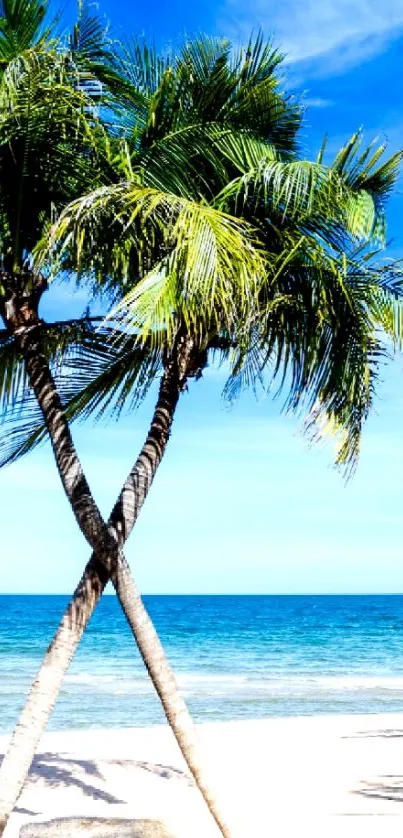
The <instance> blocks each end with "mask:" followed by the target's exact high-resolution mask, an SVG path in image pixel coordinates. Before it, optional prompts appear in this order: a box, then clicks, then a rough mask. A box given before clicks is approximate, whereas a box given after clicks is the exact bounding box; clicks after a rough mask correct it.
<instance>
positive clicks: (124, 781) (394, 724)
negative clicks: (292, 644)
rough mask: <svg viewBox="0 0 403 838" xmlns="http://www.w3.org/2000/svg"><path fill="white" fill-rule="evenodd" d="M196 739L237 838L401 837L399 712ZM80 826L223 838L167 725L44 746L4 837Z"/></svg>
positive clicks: (85, 734) (274, 724)
mask: <svg viewBox="0 0 403 838" xmlns="http://www.w3.org/2000/svg"><path fill="white" fill-rule="evenodd" d="M199 729H200V737H201V740H202V743H203V746H204V748H205V751H206V754H207V756H208V758H209V760H210V763H211V765H212V767H213V770H214V776H215V781H216V787H217V793H219V794H220V795H221V797H222V799H223V801H224V802H225V805H226V809H227V811H228V813H229V814H230V815H231V819H232V823H233V824H234V827H235V830H236V832H235V834H236V836H239V838H251V837H252V836H266V835H267V836H276V838H279V836H291V835H301V836H305V835H306V836H319V835H320V836H324V835H326V836H327V838H328V837H329V836H336V835H338V836H340V835H343V838H345V836H346V835H351V836H352V835H355V836H356V835H363V836H364V835H365V836H366V838H367V836H382V837H383V836H395V835H396V836H397V835H398V834H399V835H401V830H402V826H403V820H402V817H401V816H402V814H403V713H402V714H399V715H392V714H390V715H389V714H387V715H386V714H385V715H376V716H375V715H374V716H332V717H330V716H327V717H305V718H301V717H299V718H287V719H269V720H265V721H245V722H231V723H217V724H205V725H200V728H199ZM5 745H6V737H1V739H0V747H1V752H2V753H3V752H4V748H5ZM73 816H96V817H97V818H103V817H105V818H106V817H109V818H110V817H115V818H116V817H122V818H158V819H161V820H163V821H165V822H166V823H167V825H169V827H170V828H171V830H172V832H173V835H176V836H178V838H217V835H218V832H217V830H216V828H215V827H214V825H213V824H212V822H211V820H210V817H209V815H208V814H207V813H206V811H205V807H204V803H203V801H202V800H201V799H200V797H199V794H198V792H197V791H196V790H195V789H194V788H193V786H192V783H191V782H190V780H189V777H188V775H187V773H186V771H185V769H184V764H183V761H182V759H181V756H180V754H179V752H178V749H177V746H176V743H175V742H174V740H173V737H172V734H171V733H170V731H169V730H168V728H165V727H162V726H158V727H153V728H138V729H129V730H123V729H121V730H108V731H106V730H85V731H72V732H63V733H48V734H46V735H45V736H44V737H43V739H42V741H41V744H40V747H39V748H38V753H37V756H36V758H35V762H34V765H33V767H32V770H31V774H30V778H29V782H28V784H27V786H26V788H25V790H24V792H23V795H22V796H21V798H20V801H19V804H18V810H17V811H16V812H15V814H14V815H13V817H12V819H11V821H10V823H9V825H8V827H7V832H6V838H16V836H17V835H18V831H19V828H20V825H21V824H22V823H25V822H27V821H34V820H37V821H44V820H49V819H50V818H55V817H58V818H60V817H73Z"/></svg>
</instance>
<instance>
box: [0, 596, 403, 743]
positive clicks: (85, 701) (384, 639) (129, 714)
mask: <svg viewBox="0 0 403 838" xmlns="http://www.w3.org/2000/svg"><path fill="white" fill-rule="evenodd" d="M145 602H146V605H147V607H148V609H149V612H150V614H151V616H152V618H153V620H154V622H155V624H156V627H157V629H158V631H159V633H160V636H161V638H162V641H163V644H164V646H165V649H166V652H167V654H168V656H169V659H170V661H171V664H172V667H173V669H174V671H175V672H176V674H177V676H178V680H179V684H180V687H181V689H182V691H183V694H184V696H185V698H186V701H187V702H188V705H189V707H190V710H191V712H192V713H193V715H194V717H195V719H196V720H197V721H214V720H233V719H256V718H264V717H270V716H294V715H312V714H321V713H325V714H329V713H374V712H388V711H393V712H399V711H403V596H146V597H145ZM66 604H67V597H63V596H0V675H1V677H0V730H1V731H4V732H6V731H9V730H11V729H12V727H13V725H14V723H15V722H16V720H17V717H18V712H19V710H20V709H21V707H22V705H23V702H24V698H25V696H26V693H27V691H28V688H29V685H30V682H31V680H32V679H33V677H34V675H35V673H36V670H37V668H38V666H39V664H40V661H41V658H42V655H43V654H44V652H45V650H46V647H47V645H48V643H49V641H50V640H51V638H52V634H53V631H54V630H55V628H56V626H57V624H58V621H59V619H60V617H61V614H62V612H63V609H64V607H65V605H66ZM161 721H163V716H162V711H161V710H160V707H159V704H158V701H157V699H156V697H155V696H154V694H153V690H152V688H151V686H150V684H149V681H148V677H147V675H146V672H145V670H144V668H143V665H142V662H141V660H140V657H139V654H138V652H137V649H136V647H135V645H134V642H133V640H132V637H131V634H130V632H129V630H128V628H127V626H126V624H125V621H124V619H123V616H122V614H121V611H120V608H119V605H118V603H117V601H116V599H115V598H114V597H112V596H110V597H109V596H108V597H104V598H103V599H102V601H101V603H100V605H99V606H98V608H97V610H96V613H95V615H94V617H93V619H92V621H91V623H90V626H89V628H88V630H87V632H86V634H85V636H84V639H83V641H82V643H81V646H80V648H79V651H78V653H77V656H76V658H75V660H74V661H73V664H72V666H71V668H70V670H69V673H68V675H67V676H66V679H65V682H64V686H63V689H62V692H61V695H60V697H59V700H58V703H57V705H56V709H55V711H54V713H53V716H52V719H51V722H50V724H49V728H50V729H54V730H61V729H63V728H67V727H69V728H82V727H106V726H108V727H123V726H131V727H132V726H137V725H149V724H154V723H159V722H161Z"/></svg>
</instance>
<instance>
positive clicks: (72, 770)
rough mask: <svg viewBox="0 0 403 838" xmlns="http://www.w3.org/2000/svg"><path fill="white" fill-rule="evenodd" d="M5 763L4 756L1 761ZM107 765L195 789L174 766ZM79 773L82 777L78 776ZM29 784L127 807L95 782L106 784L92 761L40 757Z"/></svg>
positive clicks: (142, 763)
mask: <svg viewBox="0 0 403 838" xmlns="http://www.w3.org/2000/svg"><path fill="white" fill-rule="evenodd" d="M2 759H3V756H1V758H0V763H1V760H2ZM103 762H104V764H106V765H110V766H120V767H121V768H123V769H124V768H128V769H139V770H140V771H147V772H148V773H150V774H152V775H154V776H156V777H159V778H161V779H164V780H172V779H175V780H179V781H182V782H186V783H187V784H188V785H193V781H192V779H191V778H190V777H189V775H188V774H186V772H185V771H181V770H180V769H178V768H174V767H173V766H171V765H161V764H159V763H153V762H146V761H144V760H124V759H122V760H104V761H103ZM77 773H78V774H79V776H77ZM29 779H30V780H33V781H35V780H42V781H44V782H45V784H46V786H47V787H48V788H50V789H56V788H61V787H65V788H72V787H73V788H78V789H80V791H81V792H82V794H84V795H85V796H86V797H90V798H92V799H93V800H102V801H103V802H104V803H110V804H119V803H120V804H124V803H127V801H126V800H123V799H122V798H119V797H116V796H115V795H113V794H110V793H109V792H107V791H105V790H104V789H102V788H99V787H98V785H97V784H96V781H97V780H99V781H100V782H101V783H103V782H105V777H104V775H103V774H102V773H101V771H100V770H99V767H98V765H97V763H96V762H94V761H93V760H86V759H77V758H73V757H68V756H59V755H55V754H52V753H41V754H37V755H36V756H35V758H34V760H33V763H32V765H31V769H30V772H29ZM18 811H19V812H20V814H27V815H34V814H35V812H31V811H29V810H27V809H20V810H18Z"/></svg>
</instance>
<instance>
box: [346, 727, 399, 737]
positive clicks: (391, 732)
mask: <svg viewBox="0 0 403 838" xmlns="http://www.w3.org/2000/svg"><path fill="white" fill-rule="evenodd" d="M341 738H342V739H402V738H403V730H396V729H395V728H386V729H382V730H357V732H356V733H351V734H349V735H348V736H342V737H341Z"/></svg>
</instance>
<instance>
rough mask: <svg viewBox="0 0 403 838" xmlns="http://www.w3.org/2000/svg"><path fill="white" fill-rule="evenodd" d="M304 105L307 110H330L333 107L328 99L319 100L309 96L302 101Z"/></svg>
mask: <svg viewBox="0 0 403 838" xmlns="http://www.w3.org/2000/svg"><path fill="white" fill-rule="evenodd" d="M304 104H305V105H306V106H307V107H308V108H331V107H333V104H334V102H332V101H331V100H330V99H320V98H312V99H311V98H310V97H309V96H308V97H306V98H305V99H304Z"/></svg>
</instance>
